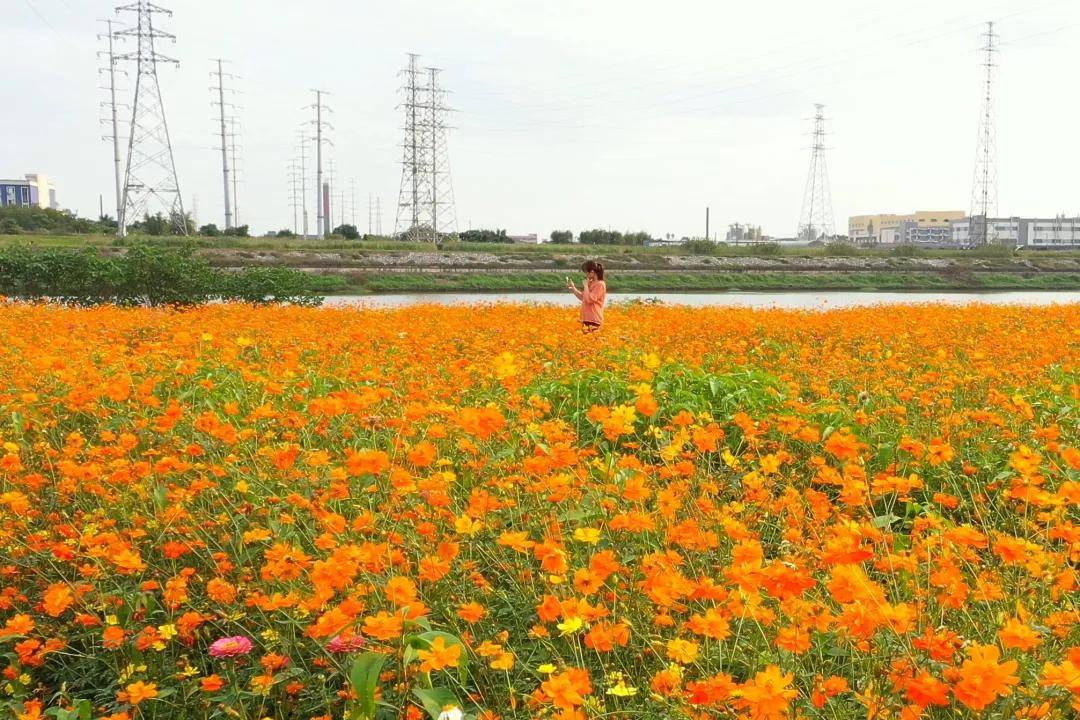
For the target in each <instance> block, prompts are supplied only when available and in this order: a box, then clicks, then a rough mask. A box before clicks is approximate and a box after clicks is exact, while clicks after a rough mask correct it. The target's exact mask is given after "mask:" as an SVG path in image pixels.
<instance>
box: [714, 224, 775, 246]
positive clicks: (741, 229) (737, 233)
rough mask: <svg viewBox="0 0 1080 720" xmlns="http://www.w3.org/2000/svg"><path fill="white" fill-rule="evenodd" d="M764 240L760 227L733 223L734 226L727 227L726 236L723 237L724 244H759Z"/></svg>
mask: <svg viewBox="0 0 1080 720" xmlns="http://www.w3.org/2000/svg"><path fill="white" fill-rule="evenodd" d="M764 238H765V236H764V235H763V234H762V232H761V226H760V225H758V226H754V225H750V224H746V225H743V224H742V223H735V224H734V225H728V230H727V234H726V235H725V236H724V242H729V243H743V242H761V241H762V240H763V239H764Z"/></svg>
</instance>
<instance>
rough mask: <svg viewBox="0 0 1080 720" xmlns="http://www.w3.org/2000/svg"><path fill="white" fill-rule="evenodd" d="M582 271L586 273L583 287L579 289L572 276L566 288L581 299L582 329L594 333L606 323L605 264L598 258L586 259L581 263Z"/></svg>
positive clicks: (568, 279) (567, 279)
mask: <svg viewBox="0 0 1080 720" xmlns="http://www.w3.org/2000/svg"><path fill="white" fill-rule="evenodd" d="M581 272H583V273H585V279H584V280H583V281H582V284H581V289H580V290H578V289H577V286H576V285H574V281H573V280H571V279H570V278H566V289H567V290H569V291H570V292H572V293H574V295H577V297H578V299H579V300H581V329H582V331H584V332H586V333H592V332H596V331H597V330H599V329H600V326H601V325H602V324H603V323H604V302H605V301H606V300H607V284H606V283H605V282H604V266H603V265H602V264H601V263H600V261H598V260H586V261H585V262H584V263H582V265H581Z"/></svg>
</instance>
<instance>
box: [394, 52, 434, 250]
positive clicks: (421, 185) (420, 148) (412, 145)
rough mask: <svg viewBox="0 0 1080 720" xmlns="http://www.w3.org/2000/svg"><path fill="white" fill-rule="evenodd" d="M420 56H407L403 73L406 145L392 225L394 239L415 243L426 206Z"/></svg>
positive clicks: (419, 233) (421, 232)
mask: <svg viewBox="0 0 1080 720" xmlns="http://www.w3.org/2000/svg"><path fill="white" fill-rule="evenodd" d="M419 60H420V56H419V55H416V54H414V53H409V64H408V66H406V68H405V70H404V71H402V74H403V75H404V84H403V85H402V93H403V95H404V100H403V101H402V103H401V105H399V107H403V108H404V109H405V141H404V142H403V143H402V149H403V156H402V160H401V188H400V190H399V192H398V210H397V220H396V221H395V223H394V227H395V233H396V234H397V235H402V236H408V237H409V239H417V238H416V236H418V235H419V236H421V237H422V236H423V235H424V234H425V229H424V228H423V227H422V226H421V224H420V223H421V219H422V214H423V212H424V208H425V207H427V206H428V204H429V203H428V197H429V196H430V191H429V189H428V181H427V177H428V176H427V171H426V169H427V168H428V167H429V166H430V162H429V161H428V160H427V156H428V149H427V141H428V137H427V134H426V133H425V132H424V120H425V118H424V106H425V102H424V94H425V93H424V85H423V77H422V75H421V71H420V67H419Z"/></svg>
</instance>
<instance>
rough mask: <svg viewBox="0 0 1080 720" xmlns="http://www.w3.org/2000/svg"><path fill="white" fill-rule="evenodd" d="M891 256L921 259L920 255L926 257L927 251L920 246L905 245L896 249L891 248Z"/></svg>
mask: <svg viewBox="0 0 1080 720" xmlns="http://www.w3.org/2000/svg"><path fill="white" fill-rule="evenodd" d="M889 254H890V255H894V256H896V257H919V256H920V255H925V254H926V250H925V249H924V248H921V247H919V246H918V245H912V244H910V243H903V244H901V245H897V246H896V247H892V248H889Z"/></svg>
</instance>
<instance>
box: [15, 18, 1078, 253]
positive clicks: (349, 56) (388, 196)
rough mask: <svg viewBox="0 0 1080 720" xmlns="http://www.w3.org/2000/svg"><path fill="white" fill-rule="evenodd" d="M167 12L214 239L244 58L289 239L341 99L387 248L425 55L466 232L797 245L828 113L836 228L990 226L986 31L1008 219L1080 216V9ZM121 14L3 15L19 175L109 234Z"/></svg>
mask: <svg viewBox="0 0 1080 720" xmlns="http://www.w3.org/2000/svg"><path fill="white" fill-rule="evenodd" d="M161 3H162V4H164V5H167V6H168V7H170V8H171V9H172V10H173V11H174V13H175V14H174V16H173V17H172V18H167V19H163V20H162V21H161V25H162V26H163V27H164V28H165V29H167V30H169V31H170V32H173V33H175V34H176V36H177V42H176V44H175V45H171V44H167V45H162V46H161V47H160V48H159V50H160V51H161V52H164V53H166V54H170V55H172V56H174V57H176V58H178V59H179V60H180V61H181V64H180V67H179V68H178V69H174V68H172V67H162V68H161V69H160V78H161V85H162V92H163V96H164V102H165V106H166V108H167V112H168V120H169V124H170V129H171V131H172V136H173V144H174V149H175V152H176V163H177V169H178V175H179V181H180V186H181V189H182V191H183V196H184V203H185V205H186V206H188V207H189V208H190V206H191V205H192V201H193V198H194V199H196V200H197V206H198V220H199V222H201V223H205V222H217V223H218V224H219V225H222V224H223V200H222V191H221V165H220V163H221V157H220V152H215V150H214V148H215V146H216V144H217V139H216V138H215V135H214V134H215V132H216V121H215V115H214V113H215V110H214V109H213V108H211V106H210V100H211V94H210V90H209V86H210V84H211V78H210V77H209V71H210V69H211V64H210V60H209V59H210V58H213V57H225V58H228V59H230V60H231V61H232V65H231V68H232V71H233V72H235V73H236V74H238V75H240V76H242V79H240V80H239V81H237V84H238V87H239V89H240V90H242V92H243V94H242V95H241V96H239V99H238V102H239V103H240V104H241V105H242V108H241V109H240V110H239V114H240V122H241V125H242V141H241V142H242V148H241V150H240V154H241V157H242V161H241V163H240V165H241V168H242V174H241V180H242V182H241V185H240V191H239V195H240V197H239V205H240V220H241V222H244V223H250V224H251V225H252V227H253V229H254V230H257V231H260V232H262V231H265V230H270V229H277V228H283V227H291V226H292V217H293V216H292V210H291V209H290V205H289V184H288V181H287V177H286V175H287V169H286V166H287V163H288V162H289V160H290V159H291V158H292V157H294V156H295V154H296V149H295V145H296V134H297V131H298V128H299V127H300V124H301V123H302V122H303V121H306V120H309V119H311V117H312V113H311V111H309V110H307V109H304V106H306V105H308V104H309V103H311V102H312V97H313V96H312V94H311V93H310V92H309V90H310V89H311V88H314V87H319V88H322V89H324V90H327V91H329V92H330V93H331V95H330V98H329V101H330V104H331V105H332V106H333V109H334V113H333V115H332V122H333V123H334V125H335V128H336V130H335V132H334V133H333V134H332V138H333V141H334V143H335V147H334V148H333V149H331V150H330V153H329V154H330V156H331V157H332V158H333V161H334V165H335V169H336V175H337V178H338V186H339V187H340V188H344V189H347V188H348V187H349V182H350V181H354V182H355V188H356V206H357V207H356V224H357V225H358V226H359V227H360V230H361V231H362V232H364V231H366V230H367V225H368V213H367V206H368V200H367V199H368V194H369V193H372V194H374V195H376V196H378V197H379V198H381V200H382V208H383V229H384V230H385V231H387V232H389V231H391V230H392V229H393V225H394V215H395V210H396V205H397V196H398V186H399V182H400V177H401V167H400V161H401V148H400V145H401V142H402V136H403V132H402V130H401V126H402V122H403V118H402V112H403V111H402V110H400V109H398V107H397V105H398V103H399V100H400V95H399V93H398V88H399V85H400V83H401V78H400V76H399V74H398V73H399V71H400V69H401V68H402V67H403V66H404V64H405V62H406V53H407V52H416V53H419V54H420V55H421V56H422V58H421V62H422V64H424V65H433V66H437V67H440V68H443V74H442V80H443V83H444V85H445V87H446V88H447V89H448V90H449V91H451V93H452V95H451V96H450V102H451V104H452V106H453V107H454V108H455V109H456V110H457V111H458V112H457V113H455V115H454V117H453V119H452V121H453V125H454V130H453V131H452V133H451V136H450V141H449V142H450V160H451V167H452V172H453V185H454V190H455V195H456V200H457V218H458V226H459V229H461V230H465V229H468V228H469V227H470V226H471V227H474V228H475V227H501V228H506V229H507V230H509V231H510V232H511V233H513V234H525V233H530V232H537V233H540V234H542V235H547V234H548V233H549V232H550V231H551V230H552V229H554V228H569V229H572V230H574V231H575V232H577V231H580V230H582V229H586V228H590V227H609V226H610V227H612V228H614V229H620V230H628V229H644V230H648V231H650V232H652V233H653V234H654V235H658V236H659V235H663V234H665V233H674V234H676V235H680V236H681V235H701V234H703V232H704V208H705V207H706V206H707V205H708V206H711V208H712V229H713V230H714V231H720V232H721V237H722V232H723V230H724V228H726V225H727V224H728V223H731V222H736V221H738V222H751V223H754V224H760V225H762V226H763V227H764V230H765V232H766V233H768V234H771V235H775V236H791V235H793V234H794V232H795V228H796V226H797V224H798V220H799V212H800V206H801V203H802V195H803V189H804V185H805V181H806V173H807V169H808V165H809V155H810V151H809V148H808V146H809V141H810V138H809V131H810V118H811V117H812V115H813V104H814V103H816V102H820V103H824V104H825V105H826V114H827V116H828V118H829V122H828V130H829V131H830V137H829V150H828V156H827V157H828V168H829V176H830V180H831V185H832V198H833V205H834V218H835V224H836V227H837V229H838V230H840V231H846V227H847V216H848V215H849V214H855V213H872V212H898V213H899V212H909V211H913V210H916V209H959V210H967V209H968V208H969V205H970V199H971V179H972V170H973V160H974V154H975V139H976V130H977V119H978V113H979V101H980V91H981V87H980V82H981V79H980V67H979V62H980V59H979V54H978V52H977V49H978V47H979V46H980V39H979V34H980V33H981V32H982V31H983V29H984V28H983V26H982V23H984V22H985V21H987V20H995V21H996V22H997V28H998V30H999V32H1000V34H1001V40H1002V46H1001V53H1000V56H999V60H1000V63H1001V67H1000V73H999V75H998V80H997V97H998V99H999V102H998V105H997V109H998V115H997V119H998V143H999V159H998V166H999V174H1000V193H999V194H1000V208H999V210H1000V214H1005V215H1053V214H1056V213H1059V212H1068V213H1070V214H1077V213H1080V180H1078V179H1077V168H1078V167H1080V142H1078V135H1080V131H1078V128H1080V92H1078V91H1077V78H1078V74H1080V2H1077V0H1057V1H1055V0H1045V1H1040V0H945V1H943V0H895V1H893V2H888V3H884V2H866V1H865V0H819V1H817V2H806V1H805V0H798V1H792V0H779V1H774V2H757V3H738V4H736V3H729V2H706V1H704V0H698V1H694V2H691V1H689V0H668V2H665V3H658V2H655V0H650V2H637V1H636V0H589V2H569V1H567V0H554V1H553V0H547V1H545V2H534V1H528V2H525V1H523V0H472V1H468V2H466V1H462V0H449V1H447V0H443V1H442V2H435V1H432V0H425V1H422V2H421V1H417V0H395V1H394V2H377V3H376V2H368V1H366V0H360V1H349V2H347V1H344V0H306V1H305V2H296V0H289V1H288V2H286V1H285V0H258V1H257V2H252V1H247V0H245V1H243V2H241V1H240V0H213V1H211V0H172V1H171V2H170V1H169V0H161ZM106 17H115V15H114V14H113V13H112V4H111V3H108V2H98V1H97V0H0V48H3V49H4V50H3V70H2V71H0V108H2V110H0V177H12V176H15V177H18V176H21V175H22V174H24V173H28V172H41V173H46V174H48V175H49V176H50V177H51V178H52V179H53V180H54V182H55V183H56V185H57V191H58V196H59V199H60V202H61V205H63V206H64V207H69V208H72V209H74V210H76V211H77V212H79V213H80V214H84V215H91V216H93V215H96V214H97V209H98V196H99V194H103V195H104V197H105V207H106V210H107V211H108V209H109V208H110V205H111V196H112V193H113V190H112V187H113V184H112V182H113V181H112V152H111V145H110V144H109V143H106V142H103V141H102V140H101V137H100V136H101V134H102V133H103V132H104V128H103V126H99V125H98V118H99V117H104V111H103V110H102V109H101V108H99V102H100V101H102V100H104V99H105V93H104V91H102V90H100V89H99V86H100V85H102V84H103V83H102V82H101V79H102V78H99V76H98V73H97V67H98V64H99V62H98V59H97V58H96V57H95V52H96V51H97V50H99V49H101V48H102V47H103V45H102V44H101V43H100V42H99V41H98V40H97V39H96V37H95V33H96V32H98V31H99V30H100V29H101V27H100V25H99V24H98V23H96V22H95V21H96V20H97V19H98V18H106ZM309 184H310V185H311V187H312V188H313V187H314V180H312V181H311V182H310V183H309ZM313 194H314V192H313V190H312V191H309V193H308V195H309V202H311V203H312V205H313ZM311 212H312V217H314V208H313V207H312V211H311ZM335 216H336V213H335ZM350 219H351V211H350V210H349V209H347V210H346V220H347V221H348V220H350ZM312 224H314V220H313V221H312Z"/></svg>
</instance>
